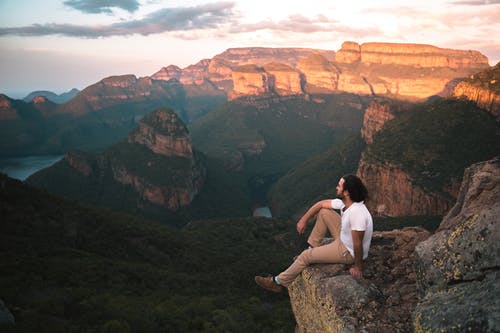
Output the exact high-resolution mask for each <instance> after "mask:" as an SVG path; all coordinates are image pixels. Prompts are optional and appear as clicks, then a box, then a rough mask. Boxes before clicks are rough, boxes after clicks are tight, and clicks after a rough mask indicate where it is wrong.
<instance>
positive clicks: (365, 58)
mask: <svg viewBox="0 0 500 333" xmlns="http://www.w3.org/2000/svg"><path fill="white" fill-rule="evenodd" d="M339 53H340V56H338V55H337V58H336V60H337V61H338V62H346V63H354V62H356V61H360V62H362V63H365V64H377V65H402V66H411V67H447V68H457V69H458V68H469V69H475V70H479V69H482V68H485V67H487V66H489V65H488V58H486V57H485V56H484V55H482V54H481V53H479V52H477V51H471V50H468V51H462V50H451V49H443V48H439V47H436V46H432V45H426V44H401V43H364V44H362V45H361V46H359V47H358V46H357V45H356V43H354V42H346V43H344V44H342V48H341V50H340V51H339Z"/></svg>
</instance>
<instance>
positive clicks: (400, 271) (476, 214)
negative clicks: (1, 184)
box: [288, 157, 500, 333]
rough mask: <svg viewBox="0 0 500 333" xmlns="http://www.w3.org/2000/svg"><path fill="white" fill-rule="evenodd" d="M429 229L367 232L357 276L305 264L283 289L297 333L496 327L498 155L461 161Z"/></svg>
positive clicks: (499, 322) (337, 268)
mask: <svg viewBox="0 0 500 333" xmlns="http://www.w3.org/2000/svg"><path fill="white" fill-rule="evenodd" d="M463 179H464V180H463V182H462V184H461V187H460V194H459V196H458V200H457V202H456V204H455V206H454V207H453V208H452V209H451V210H450V211H449V212H448V214H447V215H446V216H445V218H444V219H443V221H442V223H441V225H440V228H439V229H438V231H437V232H436V233H435V234H434V235H432V236H431V235H430V234H429V232H427V231H425V230H423V229H420V228H404V229H402V230H393V231H389V232H375V233H374V235H373V241H372V246H371V248H370V253H369V257H368V259H367V260H366V261H365V264H364V271H365V274H364V278H363V279H362V280H355V279H354V278H352V277H351V276H350V275H349V274H348V272H347V269H348V266H344V265H339V264H321V265H320V264H318V265H311V266H309V267H308V268H306V269H305V270H304V271H303V272H302V274H301V275H299V276H298V277H297V279H296V280H295V281H294V282H293V284H292V285H291V286H290V287H289V289H288V292H289V295H290V300H291V303H292V308H293V311H294V314H295V318H296V322H297V330H296V331H297V332H308V333H310V332H411V331H414V332H419V333H420V332H497V330H498V327H499V325H500V315H499V313H500V303H499V302H498V294H499V292H500V283H499V281H500V280H499V279H498V276H497V275H498V267H499V258H500V257H499V253H498V242H499V241H500V234H499V233H498V231H497V228H496V226H497V224H498V216H500V158H498V157H497V158H494V159H492V160H489V161H486V162H481V163H477V164H474V165H472V166H471V167H469V168H468V169H467V170H466V172H465V174H464V177H463Z"/></svg>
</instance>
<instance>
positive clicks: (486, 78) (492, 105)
mask: <svg viewBox="0 0 500 333" xmlns="http://www.w3.org/2000/svg"><path fill="white" fill-rule="evenodd" d="M453 95H454V96H456V97H465V98H467V99H469V100H471V101H474V102H475V103H476V104H477V105H478V106H479V107H481V108H483V109H485V110H488V112H490V113H491V114H493V116H494V117H495V118H496V119H497V120H500V63H498V64H496V65H495V66H494V67H493V68H491V69H489V70H486V71H482V72H480V73H477V74H473V75H471V76H470V77H468V78H466V79H464V80H463V81H461V82H460V83H458V85H457V86H456V87H455V89H454V91H453Z"/></svg>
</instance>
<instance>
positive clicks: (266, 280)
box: [255, 276, 283, 293]
mask: <svg viewBox="0 0 500 333" xmlns="http://www.w3.org/2000/svg"><path fill="white" fill-rule="evenodd" d="M255 283H257V284H258V285H259V286H261V287H262V288H264V289H266V290H269V291H272V292H275V293H280V292H282V291H283V287H282V286H280V285H279V284H276V283H274V281H273V277H272V276H267V277H263V276H256V277H255Z"/></svg>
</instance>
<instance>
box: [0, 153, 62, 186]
mask: <svg viewBox="0 0 500 333" xmlns="http://www.w3.org/2000/svg"><path fill="white" fill-rule="evenodd" d="M63 157H64V155H42V156H25V157H10V158H0V172H2V173H5V174H7V175H8V176H9V177H11V178H16V179H19V180H25V179H26V178H28V177H29V176H31V175H32V174H34V173H35V172H37V171H38V170H41V169H44V168H47V167H49V166H51V165H52V164H54V163H56V162H57V161H59V160H61V159H62V158H63Z"/></svg>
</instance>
